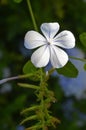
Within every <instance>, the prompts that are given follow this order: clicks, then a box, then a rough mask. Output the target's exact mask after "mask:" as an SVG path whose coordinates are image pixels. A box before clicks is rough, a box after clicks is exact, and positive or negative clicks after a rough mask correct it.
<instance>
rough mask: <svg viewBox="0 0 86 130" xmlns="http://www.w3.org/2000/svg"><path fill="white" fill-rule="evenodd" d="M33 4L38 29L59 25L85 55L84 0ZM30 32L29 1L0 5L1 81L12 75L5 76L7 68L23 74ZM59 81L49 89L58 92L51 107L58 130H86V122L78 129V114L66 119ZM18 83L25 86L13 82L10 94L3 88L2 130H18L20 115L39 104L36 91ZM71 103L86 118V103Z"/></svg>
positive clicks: (45, 0) (5, 0)
mask: <svg viewBox="0 0 86 130" xmlns="http://www.w3.org/2000/svg"><path fill="white" fill-rule="evenodd" d="M31 4H32V8H33V12H34V15H35V18H36V21H37V25H38V28H39V27H40V25H41V23H43V22H53V21H56V22H59V23H60V25H61V28H60V30H63V29H67V30H71V31H72V32H73V33H74V34H75V36H76V39H77V42H76V46H77V47H79V48H81V49H82V51H83V52H85V51H86V48H84V46H82V44H81V42H80V40H79V34H81V33H83V32H86V1H85V0H31ZM31 29H34V28H33V24H32V21H31V17H30V13H29V10H28V7H27V3H26V0H1V1H0V79H2V78H4V77H5V75H9V74H4V73H5V72H4V69H5V68H8V69H9V70H10V76H13V75H18V74H21V73H22V68H23V66H24V64H25V63H26V61H27V60H28V59H29V57H30V55H29V54H27V55H28V56H27V57H26V56H25V55H24V53H23V52H22V51H21V49H22V48H23V47H22V46H23V41H24V35H25V33H26V32H27V31H28V30H31ZM39 30H40V29H39ZM24 51H27V50H24ZM85 68H86V66H85ZM58 80H59V79H58V78H55V77H51V79H50V80H49V86H51V87H50V89H52V90H54V91H55V96H56V98H57V100H58V101H57V103H55V104H53V105H52V107H51V109H52V111H53V113H52V114H53V115H55V116H56V117H58V118H59V119H60V120H61V124H60V125H59V126H58V127H57V128H58V129H59V130H63V129H64V128H65V129H66V130H82V129H83V130H86V122H85V123H84V125H81V126H79V125H77V122H78V120H79V117H78V114H77V113H76V111H75V112H73V113H72V114H71V116H72V118H73V119H72V120H69V119H67V118H66V117H65V116H64V112H63V110H62V104H63V103H64V102H66V101H67V100H68V99H67V98H66V97H65V96H64V93H63V91H62V90H61V87H60V86H59V82H58ZM25 81H27V82H29V83H32V81H28V80H23V82H25ZM17 82H22V80H18V81H13V82H11V83H10V85H11V88H12V89H11V90H10V91H9V92H8V91H4V92H2V91H1V90H2V88H3V87H4V86H6V85H7V84H5V85H1V86H0V130H16V127H17V125H18V124H19V122H20V121H21V118H22V117H21V115H20V111H21V110H22V109H23V108H25V107H27V106H29V105H31V104H33V103H34V102H35V101H36V100H35V97H34V95H33V91H32V90H29V91H27V89H24V88H19V86H17ZM52 86H53V88H52ZM70 99H72V100H73V101H74V107H75V108H76V109H78V110H79V111H81V112H84V113H85V114H86V111H85V109H86V100H83V101H82V100H80V101H76V99H75V98H74V97H70ZM50 130H53V128H50Z"/></svg>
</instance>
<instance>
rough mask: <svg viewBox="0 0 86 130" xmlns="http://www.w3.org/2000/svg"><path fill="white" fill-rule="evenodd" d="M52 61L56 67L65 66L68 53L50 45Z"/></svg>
mask: <svg viewBox="0 0 86 130" xmlns="http://www.w3.org/2000/svg"><path fill="white" fill-rule="evenodd" d="M50 54H51V55H50V61H51V64H52V66H53V67H54V68H61V67H63V66H64V65H65V64H66V63H67V61H68V55H67V54H66V53H65V52H64V51H63V50H62V49H60V48H58V47H56V46H54V45H52V46H50Z"/></svg>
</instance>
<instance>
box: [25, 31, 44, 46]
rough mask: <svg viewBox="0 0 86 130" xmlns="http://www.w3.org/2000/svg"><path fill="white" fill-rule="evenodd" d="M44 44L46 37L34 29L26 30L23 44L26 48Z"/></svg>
mask: <svg viewBox="0 0 86 130" xmlns="http://www.w3.org/2000/svg"><path fill="white" fill-rule="evenodd" d="M45 44H46V39H45V38H44V37H43V36H42V35H41V34H40V33H38V32H36V31H28V32H27V33H26V35H25V41H24V45H25V47H26V48H27V49H33V48H36V47H39V46H42V45H45Z"/></svg>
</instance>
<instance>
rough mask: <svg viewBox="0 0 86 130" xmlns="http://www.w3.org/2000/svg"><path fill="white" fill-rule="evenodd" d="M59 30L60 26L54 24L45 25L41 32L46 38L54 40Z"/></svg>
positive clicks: (42, 26)
mask: <svg viewBox="0 0 86 130" xmlns="http://www.w3.org/2000/svg"><path fill="white" fill-rule="evenodd" d="M58 30H59V24H58V23H56V22H54V23H43V24H42V25H41V31H42V33H43V34H44V36H45V37H46V38H47V40H49V38H53V37H54V36H55V35H56V33H57V32H58Z"/></svg>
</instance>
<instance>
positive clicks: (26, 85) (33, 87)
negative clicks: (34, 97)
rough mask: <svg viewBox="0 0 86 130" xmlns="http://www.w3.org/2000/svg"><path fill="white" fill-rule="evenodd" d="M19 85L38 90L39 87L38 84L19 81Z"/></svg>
mask: <svg viewBox="0 0 86 130" xmlns="http://www.w3.org/2000/svg"><path fill="white" fill-rule="evenodd" d="M18 85H19V86H20V87H23V88H32V89H36V90H37V89H39V87H38V86H36V85H32V84H26V83H18Z"/></svg>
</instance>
